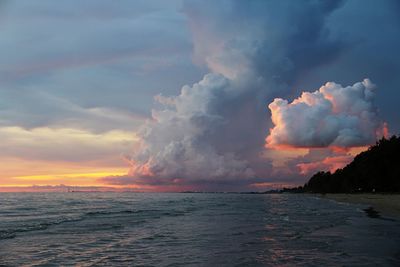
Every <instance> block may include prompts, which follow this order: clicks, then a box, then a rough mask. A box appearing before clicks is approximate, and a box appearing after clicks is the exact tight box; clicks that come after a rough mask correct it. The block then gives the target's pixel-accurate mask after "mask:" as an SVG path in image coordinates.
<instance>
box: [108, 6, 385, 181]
mask: <svg viewBox="0 0 400 267" xmlns="http://www.w3.org/2000/svg"><path fill="white" fill-rule="evenodd" d="M340 4H341V1H306V2H303V1H302V2H301V3H300V2H299V3H297V2H290V3H289V2H286V1H250V2H248V1H237V0H231V1H210V2H207V1H186V2H185V4H184V8H183V10H184V12H185V14H186V15H187V18H188V22H189V26H190V29H191V32H192V35H193V45H194V60H195V61H196V62H197V63H198V64H205V65H206V66H207V67H208V69H209V70H210V74H207V75H205V76H204V78H203V79H202V80H201V81H200V82H198V83H195V84H194V85H193V86H187V85H186V86H184V87H183V88H182V90H181V91H180V94H179V95H178V96H173V97H163V96H157V97H156V101H157V102H158V108H156V109H154V110H153V112H152V117H153V120H151V121H148V122H147V123H146V124H145V125H143V126H142V127H141V129H140V131H139V133H138V136H139V138H140V139H141V142H140V145H139V146H137V147H136V148H135V150H134V152H133V154H132V155H131V156H130V157H129V158H128V161H129V162H130V164H131V165H132V168H131V171H130V173H129V175H128V176H127V177H120V178H118V177H108V178H107V179H106V180H105V181H107V182H108V183H124V184H126V183H129V182H132V183H137V182H140V183H143V182H148V183H178V184H185V183H186V184H188V183H195V182H196V181H204V180H207V181H220V182H225V181H228V182H229V181H230V182H231V181H232V180H247V179H248V180H252V181H255V180H257V179H260V177H269V176H271V174H272V173H273V171H272V168H273V166H272V162H271V161H270V160H269V159H266V158H265V157H263V156H262V153H263V150H264V149H265V146H264V145H265V134H266V132H267V129H268V128H269V126H270V117H269V114H268V110H267V108H266V104H267V103H269V102H271V101H272V99H273V97H276V96H280V97H286V96H287V95H288V94H290V91H289V89H290V88H292V87H293V86H294V85H295V84H296V82H297V81H298V80H299V79H300V78H301V77H302V76H304V75H306V74H307V73H309V72H311V71H312V70H314V69H315V68H317V67H319V66H321V65H327V64H329V63H330V62H332V60H333V59H335V58H336V57H337V56H338V55H340V53H341V52H342V51H343V50H344V49H345V48H346V47H347V45H348V44H347V43H346V42H345V41H343V40H341V39H339V38H336V37H334V36H332V35H331V34H330V31H329V29H328V28H327V27H326V24H327V20H328V19H329V17H330V15H331V14H332V13H333V12H334V11H335V10H336V9H337V8H339V7H340ZM332 86H333V87H334V88H333V89H329V88H330V87H332ZM336 87H338V85H335V84H333V83H332V84H327V85H326V98H325V96H323V94H322V93H321V92H319V93H318V94H317V93H316V95H315V96H314V95H313V94H307V95H306V96H305V98H307V99H309V101H314V102H315V105H317V106H318V109H316V110H314V109H313V110H307V109H306V108H303V106H304V105H306V106H307V104H302V105H301V106H302V108H301V109H305V112H311V113H315V115H313V116H314V117H315V119H310V122H309V121H308V117H309V115H304V122H307V123H309V124H313V123H314V121H315V120H318V118H320V117H322V118H323V117H324V116H325V115H329V114H333V115H334V116H333V117H334V118H333V119H329V120H328V121H327V123H330V124H331V125H327V126H326V127H324V129H323V132H322V136H318V133H317V132H316V133H314V134H313V135H312V136H308V135H307V133H304V134H305V136H302V139H300V140H296V141H292V139H290V138H289V137H290V135H291V133H289V132H290V131H291V129H288V128H289V127H293V126H287V127H286V128H284V129H283V130H273V131H272V132H271V137H269V143H270V144H272V145H275V144H288V145H295V146H309V145H311V146H318V145H321V146H325V145H330V144H335V145H342V146H346V145H348V144H350V145H357V144H365V143H367V142H369V141H371V139H372V137H373V135H372V134H371V133H370V132H369V130H372V129H375V128H376V126H377V125H376V122H377V119H376V118H375V117H376V113H375V111H374V110H373V108H372V106H370V102H371V95H365V96H361V94H370V92H371V91H370V87H371V85H370V84H369V83H368V82H367V81H365V82H364V83H361V84H357V85H355V89H354V90H353V91H354V92H353V91H351V92H350V91H349V92H348V90H347V89H343V92H342V91H341V92H340V93H337V89H336ZM356 87H357V88H358V89H357V88H356ZM336 94H339V95H338V96H336ZM347 94H349V96H347ZM345 96H346V97H347V98H346V99H343V100H342V98H343V97H345ZM332 98H335V99H336V100H335V101H336V103H335V105H336V106H332V102H330V100H329V99H332ZM353 99H355V100H359V101H360V102H359V103H358V106H356V107H354V108H351V107H349V104H348V103H347V102H343V103H342V101H351V100H353ZM298 101H299V102H300V101H301V100H298ZM307 103H308V102H307ZM288 105H289V104H288V103H287V102H285V101H284V100H276V101H275V102H273V104H271V106H270V107H271V110H272V112H273V121H274V123H275V124H278V123H279V122H280V121H279V122H278V120H279V119H280V118H278V117H279V115H276V114H277V113H279V112H280V108H281V107H282V108H283V109H284V108H285V107H286V106H288ZM310 105H311V104H310ZM296 109H298V108H296ZM336 109H337V110H336ZM345 109H346V110H345ZM343 110H345V111H343ZM276 111H277V112H276ZM301 111H303V110H301ZM336 112H337V113H338V115H335V114H336ZM358 115H361V116H362V118H360V120H361V121H362V123H361V122H359V119H357V118H356V117H357V116H358ZM343 116H344V117H346V118H342V117H343ZM285 119H286V118H285ZM370 119H371V122H370V124H371V125H367V123H368V120H370ZM294 121H295V119H294V118H292V119H291V122H294ZM363 123H365V125H364V124H363ZM311 126H314V125H308V126H307V127H311ZM299 127H300V126H299ZM307 127H305V128H304V129H305V130H306V131H308V130H309V128H307ZM314 127H317V129H316V130H319V128H318V127H320V126H314ZM331 127H333V130H331ZM274 129H275V128H274ZM299 129H300V128H299ZM285 130H288V131H289V132H288V133H286V131H285ZM364 130H368V132H366V131H364ZM301 134H303V133H298V135H301ZM325 135H328V137H326V136H325ZM359 135H361V136H359ZM313 138H315V140H314V139H313ZM294 139H295V138H293V140H294ZM258 181H259V180H258Z"/></svg>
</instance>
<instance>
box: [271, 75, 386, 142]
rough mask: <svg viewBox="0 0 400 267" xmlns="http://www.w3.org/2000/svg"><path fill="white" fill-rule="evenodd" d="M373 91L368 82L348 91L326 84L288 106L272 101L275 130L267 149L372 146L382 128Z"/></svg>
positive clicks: (282, 100) (345, 88)
mask: <svg viewBox="0 0 400 267" xmlns="http://www.w3.org/2000/svg"><path fill="white" fill-rule="evenodd" d="M373 88H374V85H373V84H372V83H371V81H370V80H368V79H365V80H364V81H362V82H358V83H355V84H354V85H353V86H347V87H342V86H341V85H340V84H336V83H334V82H328V83H326V84H325V85H324V86H322V87H321V88H320V89H319V90H317V91H315V92H312V93H310V92H303V93H302V94H301V96H300V97H299V98H297V99H295V100H293V101H292V102H291V103H289V102H288V101H287V100H284V99H281V98H277V99H275V100H274V101H273V102H272V103H271V104H269V106H268V107H269V109H270V110H271V119H272V122H273V124H274V127H273V128H272V129H271V130H270V134H269V135H268V137H267V138H266V141H267V146H269V147H279V146H283V147H284V146H289V147H328V146H336V147H355V146H364V145H368V144H371V143H373V142H375V140H376V138H377V133H378V132H379V131H380V129H381V128H382V127H383V124H382V122H381V120H380V119H379V116H378V113H377V110H376V108H375V106H374V104H373V95H374V94H373Z"/></svg>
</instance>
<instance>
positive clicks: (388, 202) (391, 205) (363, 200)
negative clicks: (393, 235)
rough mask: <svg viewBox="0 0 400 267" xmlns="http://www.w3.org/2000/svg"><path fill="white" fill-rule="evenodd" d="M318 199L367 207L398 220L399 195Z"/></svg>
mask: <svg viewBox="0 0 400 267" xmlns="http://www.w3.org/2000/svg"><path fill="white" fill-rule="evenodd" d="M320 197H322V198H329V199H333V200H336V201H338V202H346V203H354V204H364V205H368V206H370V207H372V208H373V209H374V210H376V211H378V212H379V213H380V214H381V215H383V216H388V217H392V218H396V219H400V194H326V195H321V196H320Z"/></svg>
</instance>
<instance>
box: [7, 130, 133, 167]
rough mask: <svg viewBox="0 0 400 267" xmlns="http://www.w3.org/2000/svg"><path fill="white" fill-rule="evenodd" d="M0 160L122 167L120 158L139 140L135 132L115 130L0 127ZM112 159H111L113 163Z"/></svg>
mask: <svg viewBox="0 0 400 267" xmlns="http://www.w3.org/2000/svg"><path fill="white" fill-rule="evenodd" d="M0 139H1V140H2V141H1V142H0V158H3V157H14V158H19V159H28V160H45V161H64V162H80V163H81V164H84V163H85V162H94V161H101V160H103V161H104V162H103V163H102V164H103V165H105V164H107V161H108V164H110V163H113V164H115V159H117V162H118V165H119V166H121V165H122V164H121V159H120V155H121V154H122V153H128V152H129V151H130V148H131V147H132V146H133V145H134V144H135V142H137V141H138V138H137V137H136V136H135V134H134V133H130V132H126V131H121V130H114V131H109V132H105V133H99V134H96V133H93V132H90V131H85V130H80V129H73V128H48V127H41V128H35V129H29V130H28V129H23V128H21V127H0ZM113 158H114V160H112V159H113Z"/></svg>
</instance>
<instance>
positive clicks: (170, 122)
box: [130, 74, 254, 180]
mask: <svg viewBox="0 0 400 267" xmlns="http://www.w3.org/2000/svg"><path fill="white" fill-rule="evenodd" d="M231 89H232V88H231V85H230V82H229V80H228V79H226V78H224V77H223V76H221V75H218V74H208V75H206V76H205V77H204V78H203V80H201V81H200V82H199V83H196V84H194V85H193V86H192V87H189V86H184V87H183V88H182V90H181V93H180V94H179V95H178V96H176V97H162V96H158V97H157V98H156V99H157V101H158V102H159V103H160V104H162V105H163V108H162V109H160V110H153V113H152V116H153V120H152V121H148V122H147V123H146V124H145V125H143V127H142V128H141V129H140V130H139V131H138V136H139V138H140V139H141V144H140V147H138V149H136V150H135V152H134V154H133V155H132V158H131V159H130V162H131V164H132V166H133V167H132V169H131V172H130V175H131V176H133V177H146V176H155V177H158V178H161V179H172V180H174V179H189V180H190V179H191V180H195V179H206V180H207V179H210V180H212V179H238V178H250V177H251V176H253V175H254V172H253V171H252V170H251V168H250V167H249V165H248V163H247V162H246V161H245V160H242V159H239V158H237V157H236V155H235V154H234V153H233V152H231V151H222V150H218V149H217V144H216V143H214V142H217V141H218V140H219V139H218V140H217V139H215V135H219V134H220V132H219V129H221V128H223V127H224V126H225V125H226V123H227V121H226V118H224V117H223V116H221V114H220V112H219V108H220V107H219V104H221V99H225V98H226V97H229V94H230V93H231V92H230V90H231ZM213 141H214V142H213Z"/></svg>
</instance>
